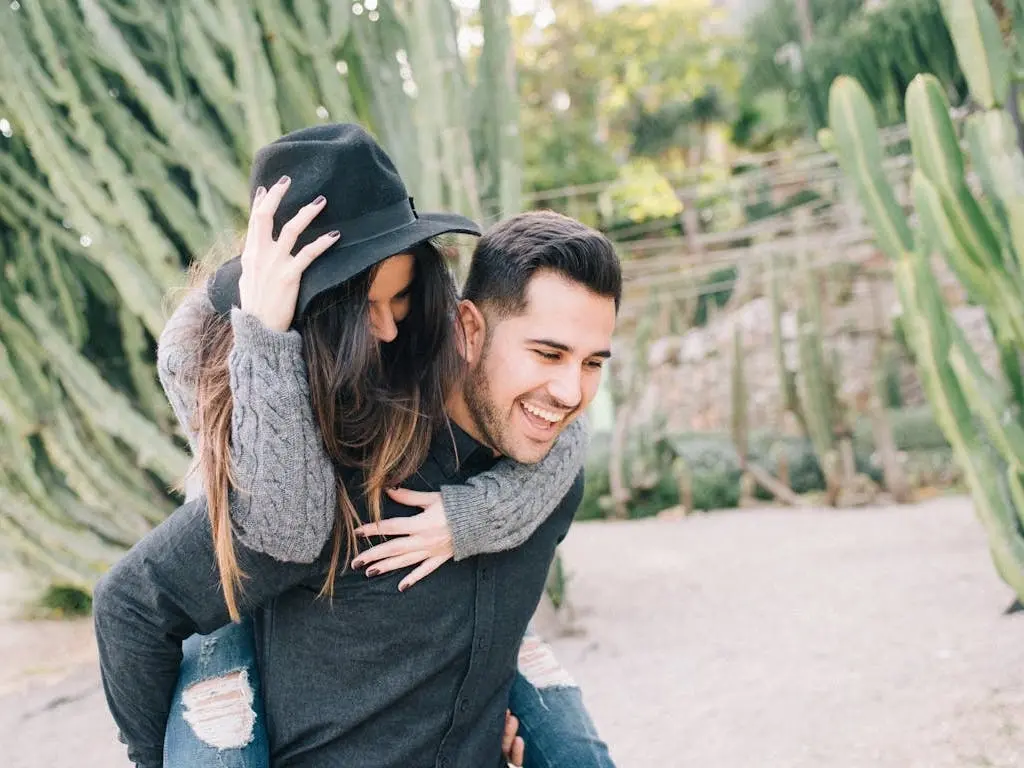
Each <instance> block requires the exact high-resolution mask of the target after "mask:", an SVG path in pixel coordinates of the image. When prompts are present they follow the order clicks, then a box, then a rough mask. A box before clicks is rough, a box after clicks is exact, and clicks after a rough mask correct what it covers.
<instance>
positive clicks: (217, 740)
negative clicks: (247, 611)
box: [164, 619, 270, 768]
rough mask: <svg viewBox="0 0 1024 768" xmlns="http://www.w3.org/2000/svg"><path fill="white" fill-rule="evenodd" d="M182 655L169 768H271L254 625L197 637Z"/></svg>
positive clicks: (167, 742) (167, 745)
mask: <svg viewBox="0 0 1024 768" xmlns="http://www.w3.org/2000/svg"><path fill="white" fill-rule="evenodd" d="M182 653H183V658H182V660H181V673H180V674H179V676H178V687H177V689H176V690H175V692H174V701H173V702H172V704H171V714H170V717H169V718H168V720H167V733H166V734H165V736H164V766H165V768H270V754H269V745H268V741H267V730H266V721H265V717H264V714H263V712H264V710H263V699H262V697H261V691H260V681H259V669H258V668H257V666H256V645H255V639H254V636H253V629H252V622H251V621H250V620H249V619H243V620H242V621H241V623H239V624H228V625H227V626H226V627H221V628H220V629H218V630H217V631H216V632H214V633H213V634H210V635H193V636H192V637H190V638H189V639H188V640H186V641H185V643H184V644H183V645H182Z"/></svg>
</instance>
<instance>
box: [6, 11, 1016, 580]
mask: <svg viewBox="0 0 1024 768" xmlns="http://www.w3.org/2000/svg"><path fill="white" fill-rule="evenodd" d="M945 1H946V0H888V2H884V1H882V0H650V1H646V2H644V1H641V0H621V1H618V2H615V1H612V0H489V1H488V2H483V3H481V2H479V1H478V0H254V1H253V2H239V0H181V1H180V2H175V3H161V2H158V0H68V1H67V2H65V1H64V0H14V2H11V3H9V4H6V3H5V4H4V7H3V8H2V9H0V267H2V270H3V278H2V282H0V552H3V553H6V554H5V556H6V557H8V558H10V559H12V560H14V561H17V562H19V563H23V564H29V565H30V566H31V568H32V569H33V570H35V571H36V572H37V573H39V574H42V575H43V576H44V577H45V578H46V579H49V580H51V581H56V582H62V583H69V584H74V585H80V586H83V587H86V588H87V587H88V586H89V585H90V584H91V583H92V581H93V580H94V579H95V578H96V576H97V574H99V573H101V572H102V571H103V570H105V569H106V568H107V567H108V565H109V564H110V563H111V562H112V561H113V560H114V559H116V558H117V557H118V556H119V554H120V553H121V552H122V551H123V549H124V548H125V547H126V546H129V545H130V544H131V543H132V542H133V541H134V540H135V539H136V538H137V537H138V536H139V535H141V534H142V533H143V532H144V531H145V530H147V529H148V528H149V527H151V526H152V525H153V524H155V523H157V522H158V521H159V520H160V519H162V517H163V516H164V515H165V514H167V512H168V511H169V510H170V509H172V508H173V506H174V504H175V503H176V502H177V501H178V498H179V497H178V496H177V495H176V492H174V491H171V490H168V489H169V488H171V487H172V486H174V485H175V484H176V483H177V482H178V481H180V479H181V477H182V475H183V473H184V471H185V469H186V467H187V466H188V461H189V457H188V455H187V451H186V444H185V442H184V441H183V439H182V435H181V433H180V431H179V430H178V429H177V427H176V426H175V424H174V422H173V417H172V414H171V412H170V410H169V408H168V406H167V404H166V402H165V400H164V397H163V394H162V392H161V390H160V388H159V385H158V383H157V381H156V377H155V371H154V346H155V339H156V338H157V337H158V335H159V333H160V329H161V328H162V325H163V322H164V319H165V317H166V314H167V312H166V297H167V296H168V293H169V292H171V291H173V289H175V288H178V287H180V286H181V285H182V284H183V282H184V279H185V278H184V270H185V268H186V266H187V265H188V264H189V263H190V261H192V260H193V259H194V258H197V257H200V256H202V255H203V254H205V253H206V252H207V251H208V250H209V249H210V248H211V246H213V245H214V244H215V243H217V242H227V241H229V239H230V235H231V233H232V232H233V231H234V230H236V229H238V228H239V227H240V226H241V225H242V222H243V217H244V213H245V208H246V202H247V201H246V178H247V173H248V165H249V162H250V159H251V157H252V153H253V152H254V150H255V149H256V148H257V147H259V146H260V145H262V144H264V143H266V142H267V141H270V140H272V139H273V138H275V137H276V136H278V135H280V134H281V133H283V132H285V131H288V130H292V129H294V128H298V127H300V126H305V125H310V124H315V123H318V122H327V121H358V122H360V123H362V124H364V125H365V126H367V127H368V128H369V129H370V130H371V131H373V132H374V133H375V134H376V135H377V136H378V138H379V139H380V140H381V142H382V143H383V144H384V145H385V147H386V148H387V149H388V151H389V152H390V153H391V154H392V156H393V157H394V159H395V161H396V163H397V164H398V166H399V168H400V170H401V172H402V174H403V176H404V178H405V179H406V181H407V183H408V185H409V187H410V190H411V191H412V193H413V194H414V195H415V197H416V201H417V205H418V206H419V207H420V208H424V209H442V208H447V209H451V210H457V211H460V212H462V213H465V214H467V215H470V216H473V217H476V218H478V219H480V220H481V221H484V222H485V223H490V222H493V221H494V220H496V219H497V218H499V217H500V216H503V215H507V214H510V213H513V212H515V211H517V210H520V209H522V208H537V207H544V208H548V207H549V208H554V209H557V210H561V211H563V212H565V213H568V214H569V215H573V216H576V217H578V218H580V219H582V220H583V221H586V222H587V223H589V224H592V225H594V226H598V227H600V228H602V229H603V230H604V231H606V232H607V233H608V234H609V236H610V237H612V238H613V239H614V240H615V241H616V243H617V244H618V247H619V251H620V254H621V256H622V258H623V262H624V265H625V268H626V272H627V277H628V278H629V281H628V284H627V296H626V300H625V302H624V306H623V312H622V318H621V323H620V338H619V340H618V344H619V345H620V346H621V354H620V350H617V354H616V364H615V365H614V366H613V367H612V369H611V370H610V371H609V373H608V375H607V376H606V386H605V387H604V389H603V391H602V393H601V396H600V398H599V402H598V403H597V404H596V406H595V413H594V419H593V420H594V422H595V425H596V433H597V434H596V435H595V438H594V445H593V447H592V451H591V455H590V458H589V461H588V484H587V490H586V499H585V503H584V508H583V510H582V512H581V515H582V516H584V517H607V516H618V517H622V516H629V517H636V516H644V515H649V514H656V513H659V512H662V511H664V510H665V509H666V508H670V509H675V510H676V511H678V512H681V513H688V512H692V511H693V510H708V509H718V508H723V507H732V506H736V505H743V504H749V503H752V502H754V501H758V502H764V501H767V500H770V499H776V500H779V499H789V501H788V502H787V503H792V502H793V501H794V498H793V497H791V496H789V495H786V494H787V493H789V494H795V495H796V497H801V498H802V497H803V496H805V495H807V494H810V495H811V496H810V498H820V499H823V500H825V502H826V503H842V499H844V498H845V499H850V498H854V496H856V497H857V498H861V496H857V495H856V494H853V493H852V491H851V492H850V493H846V494H845V495H844V494H843V493H841V490H842V489H843V488H851V487H853V486H855V485H857V484H858V483H860V485H859V486H857V487H861V486H863V487H865V488H866V487H869V486H867V485H865V484H866V483H871V484H873V485H871V486H870V487H871V488H881V489H884V490H885V491H886V492H890V493H892V492H894V488H895V485H894V483H895V481H894V480H893V475H892V473H893V472H894V466H895V465H894V461H895V459H894V458H893V457H894V456H897V455H898V457H899V463H900V466H901V467H902V470H901V472H902V474H903V475H904V479H903V481H902V482H901V487H902V486H906V485H909V486H910V487H911V488H912V489H913V490H914V491H915V492H916V493H918V494H919V495H920V494H925V493H930V492H938V491H939V490H942V489H947V488H960V487H962V478H961V477H960V473H959V472H958V470H957V467H956V463H955V461H954V460H953V454H952V450H951V448H950V446H949V444H948V442H947V441H946V439H945V437H944V436H943V432H942V430H940V429H939V428H938V427H937V426H936V424H935V421H934V419H933V418H932V413H931V410H930V409H929V407H928V406H927V404H926V401H925V399H924V398H923V396H922V395H921V392H920V383H919V382H917V381H916V379H915V377H914V373H913V371H914V368H913V362H914V354H913V350H912V349H911V345H910V344H909V343H908V341H907V338H906V335H905V334H904V333H903V332H902V326H901V322H902V321H901V320H900V319H899V318H896V319H895V320H893V318H892V317H891V311H890V310H892V305H894V304H895V303H896V302H895V298H894V297H893V296H892V290H891V288H892V281H891V276H890V275H889V271H888V269H889V268H888V266H887V265H886V264H885V262H884V259H879V258H877V255H878V251H877V249H876V248H874V246H873V244H872V235H871V233H870V231H869V230H868V229H867V228H866V227H865V226H864V224H863V221H862V218H861V215H860V213H859V209H858V206H857V204H856V200H855V198H854V195H853V193H852V191H851V188H850V186H849V185H848V184H847V183H845V182H844V180H843V175H842V173H841V171H840V169H839V168H838V165H837V163H836V161H835V158H834V157H833V156H832V155H831V154H830V153H829V152H827V151H824V150H823V148H822V147H821V146H819V145H818V144H817V142H816V137H817V136H818V132H819V130H820V129H821V128H823V127H824V126H825V125H826V124H827V121H828V114H827V112H828V94H829V88H830V85H831V83H832V81H833V80H834V78H835V77H836V76H838V75H849V76H852V77H855V78H856V79H857V80H858V81H859V82H860V83H861V85H862V86H863V89H864V92H865V93H866V95H867V97H868V99H869V100H870V103H871V106H872V108H873V109H874V111H875V114H876V115H877V118H878V121H879V123H880V125H881V126H882V127H883V132H884V135H883V141H884V147H883V154H884V158H885V164H886V165H885V173H887V174H888V177H887V178H889V179H890V181H891V183H892V185H893V188H894V189H897V190H905V188H906V186H907V181H908V178H909V168H910V165H909V144H908V141H907V135H906V129H905V126H903V124H902V123H903V121H904V119H905V108H904V99H903V94H904V92H905V90H906V88H907V86H908V84H909V83H910V81H911V80H912V79H913V77H914V76H915V75H916V74H918V73H920V72H929V73H931V74H933V75H934V76H935V78H936V79H937V82H938V83H939V84H940V87H941V88H942V90H943V92H944V93H945V94H946V97H947V99H948V100H949V102H950V103H951V105H952V106H953V107H954V109H955V110H956V109H962V108H965V107H967V108H969V107H970V106H971V99H970V97H969V95H968V89H967V84H966V81H965V77H964V74H963V71H962V70H961V67H960V65H959V63H958V60H957V56H956V51H955V49H954V46H953V42H952V40H951V38H950V34H949V31H948V27H947V25H946V24H945V23H944V20H943V15H942V4H943V2H945ZM955 1H956V2H971V0H955ZM1011 5H1012V4H1011V3H1002V2H996V3H992V5H991V7H992V9H993V12H994V14H995V17H996V18H997V19H998V22H999V24H1000V25H1001V30H1002V32H1003V33H1004V35H1005V36H1006V39H1007V43H1008V44H1009V45H1011V46H1013V45H1014V44H1015V42H1014V41H1016V40H1017V39H1019V36H1014V35H1012V34H1011V28H1012V27H1013V20H1014V15H1013V13H1012V12H1011V11H1012V8H1011V7H1010V6H1011ZM1018 18H1019V14H1018ZM901 194H902V193H901ZM908 199H909V198H908ZM904 202H906V201H904ZM455 266H456V267H458V266H459V265H455ZM954 282H955V280H954ZM865 285H868V286H869V287H870V290H869V291H868V292H867V293H865V292H864V291H863V290H862V289H863V288H864V286H865ZM773 286H774V287H773ZM947 288H948V290H947V294H948V296H947V297H948V298H950V299H951V300H953V301H954V303H958V304H957V305H958V306H962V307H964V308H966V309H970V308H969V307H967V305H968V304H970V302H966V301H963V300H962V297H960V299H957V298H956V297H957V296H958V294H957V293H956V290H957V289H956V286H955V285H952V284H951V285H950V286H948V287H947ZM875 294H877V297H876V296H875ZM876 298H877V303H878V304H879V306H881V309H880V310H876V309H874V308H873V307H872V306H871V305H872V304H873V303H876ZM886 302H888V303H886ZM769 305H770V309H769ZM858 308H860V309H862V310H863V309H864V308H867V310H865V311H861V312H859V313H858V311H857V310H858ZM748 315H749V317H752V318H753V319H744V318H747V317H748ZM736 328H740V330H739V331H736V330H735V329H736ZM762 331H763V333H762V335H760V336H757V334H758V333H759V332H762ZM754 336H757V339H758V340H757V341H755V342H751V341H749V338H750V337H754ZM744 338H747V339H748V340H747V341H746V342H745V341H744ZM865 340H866V341H865ZM734 343H735V347H734ZM744 344H746V346H745V347H744ZM858 344H859V345H860V346H859V347H857V345H858ZM854 347H857V348H858V349H862V350H866V352H865V355H866V356H865V357H864V358H863V359H861V358H857V361H856V365H857V366H858V367H859V368H860V370H862V371H866V372H867V374H868V375H867V377H866V380H867V381H868V382H869V386H865V387H862V388H861V390H858V391H857V392H854V393H852V394H851V393H850V392H846V391H841V390H842V389H843V385H844V384H845V383H848V382H846V379H847V377H846V376H845V375H844V373H843V371H842V370H840V366H839V364H838V363H839V358H843V359H844V360H845V359H846V358H847V357H849V356H850V354H851V349H853V348H854ZM744 349H746V354H745V355H743V354H738V353H737V352H736V351H737V350H738V351H740V352H742V351H743V350H744ZM759 352H763V353H764V355H762V356H767V358H768V360H769V367H768V368H763V367H761V368H758V367H757V366H756V365H754V363H755V362H756V360H755V358H756V357H757V354H758V353H759ZM876 352H877V354H876ZM734 357H735V358H738V359H741V358H744V357H749V358H750V360H749V361H748V362H749V364H751V365H754V367H753V368H751V370H750V371H744V370H743V369H742V367H741V366H739V365H734V364H733V362H732V361H733V358H734ZM851 359H852V358H851ZM758 365H760V363H758ZM700 376H704V377H705V378H703V379H699V377H700ZM698 379H699V380H700V381H702V382H703V383H701V384H694V383H692V382H694V381H698ZM766 382H770V385H771V387H773V388H774V389H773V391H772V392H771V393H768V394H766V393H765V391H763V390H764V385H765V383H766ZM876 383H877V386H876ZM730 387H731V388H732V389H731V390H730ZM687 388H689V389H687ZM676 390H679V391H680V392H682V393H683V394H682V395H679V396H678V397H677V396H676V395H675V394H674V392H675V391H676ZM712 390H717V391H720V392H721V393H723V399H724V401H725V404H724V406H721V407H720V406H719V405H718V404H709V405H707V407H706V408H704V409H703V410H701V411H700V412H696V411H694V412H693V413H691V412H690V410H687V408H688V406H687V402H688V401H691V400H693V401H696V400H697V399H699V397H698V396H703V394H704V393H707V392H709V391H712ZM737 393H739V394H737ZM744 393H745V394H744ZM673 398H675V399H673ZM773 398H774V399H773ZM652 403H653V404H652ZM766 403H768V404H767V405H766ZM747 410H749V411H750V418H749V421H748V420H747V419H746V417H745V416H744V414H746V412H747ZM684 412H685V418H684V416H682V415H680V414H683V413H684ZM880 425H882V426H880ZM879 430H881V431H879ZM886 435H888V437H886ZM887 475H888V476H887ZM753 477H760V478H761V481H755V480H752V479H751V478H753ZM772 478H774V480H772ZM775 481H778V484H776V482H775ZM765 483H768V485H769V486H771V488H773V489H774V490H770V489H769V488H768V487H766V486H765ZM780 484H781V485H780ZM815 494H818V496H815ZM869 495H870V494H869ZM895 495H896V496H898V497H899V498H901V499H904V498H908V497H907V496H906V495H905V494H904V493H902V492H899V491H896V492H895ZM870 497H871V498H874V496H870ZM865 498H866V497H865Z"/></svg>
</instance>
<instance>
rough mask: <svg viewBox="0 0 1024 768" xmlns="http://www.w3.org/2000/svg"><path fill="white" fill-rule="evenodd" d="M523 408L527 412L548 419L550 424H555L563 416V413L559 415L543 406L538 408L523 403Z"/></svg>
mask: <svg viewBox="0 0 1024 768" xmlns="http://www.w3.org/2000/svg"><path fill="white" fill-rule="evenodd" d="M523 409H524V410H525V411H526V412H527V413H532V414H533V415H534V416H536V417H537V418H540V419H544V421H549V422H551V423H552V424H557V423H558V422H560V421H561V420H562V419H564V418H565V414H564V413H563V414H561V415H559V414H557V413H553V412H552V411H546V410H544V409H543V408H538V407H537V406H535V405H530V404H529V403H523Z"/></svg>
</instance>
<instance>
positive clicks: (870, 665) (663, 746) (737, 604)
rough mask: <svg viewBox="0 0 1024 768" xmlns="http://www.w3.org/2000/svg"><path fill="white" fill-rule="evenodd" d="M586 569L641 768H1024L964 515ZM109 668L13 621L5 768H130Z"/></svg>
mask: <svg viewBox="0 0 1024 768" xmlns="http://www.w3.org/2000/svg"><path fill="white" fill-rule="evenodd" d="M565 557H566V562H567V565H568V567H569V569H570V571H571V579H572V581H571V584H570V590H571V594H572V595H573V603H574V609H575V613H576V619H575V624H576V626H577V628H578V630H579V631H580V634H578V635H576V636H566V637H561V638H558V639H555V640H554V645H555V647H556V649H557V651H558V652H559V655H560V657H561V658H562V661H563V662H564V664H565V665H566V666H567V667H569V669H570V670H571V671H572V673H573V674H574V675H575V677H576V679H577V680H578V681H579V682H580V683H581V685H582V686H583V689H584V692H585V697H586V701H587V704H588V706H589V708H590V710H591V711H592V713H593V715H594V718H595V720H596V721H597V723H598V726H599V728H600V730H601V732H602V734H603V736H604V737H605V738H606V740H607V741H608V742H609V743H610V745H611V747H612V751H613V753H614V756H615V758H616V760H617V762H618V764H619V766H620V768H631V767H632V768H641V767H642V768H649V767H652V766H658V767H659V768H660V767H662V766H665V767H669V768H671V767H673V766H680V767H682V766H700V767H701V768H734V767H735V768H748V767H749V768H775V767H776V766H778V767H779V768H797V767H800V768H803V767H804V766H806V767H807V768H810V767H811V766H814V767H815V768H819V767H821V766H829V767H832V766H834V767H836V768H868V767H878V768H947V767H949V768H953V767H954V766H956V767H957V768H961V767H965V768H971V767H973V766H987V767H989V768H1004V767H1007V766H1022V767H1024V677H1022V670H1024V614H1018V615H1015V616H1003V615H1001V614H1002V611H1003V609H1004V608H1005V607H1006V606H1007V604H1008V603H1009V602H1010V594H1009V591H1008V590H1007V589H1006V588H1005V587H1004V586H1003V584H1002V583H1001V582H1000V581H999V580H998V578H997V577H996V575H995V573H994V571H993V569H992V566H991V563H990V561H989V558H988V553H987V551H986V548H985V545H984V541H983V537H982V535H981V531H980V528H979V526H978V524H977V522H976V521H975V520H974V517H973V513H972V511H971V509H970V506H969V502H968V501H967V500H965V499H962V498H955V499H943V500H937V501H933V502H929V503H926V504H922V505H919V506H917V507H913V508H888V509H885V508H883V509H869V510H851V511H842V512H836V511H823V510H809V511H802V512H793V511H782V510H749V511H743V512H735V513H715V514H712V515H706V516H699V517H694V518H690V519H687V520H678V521H674V520H658V521H644V522H634V523H616V524H585V525H578V526H576V527H575V528H574V530H573V532H572V533H571V534H570V536H569V539H568V540H567V542H566V544H565ZM6 586H7V587H8V590H10V585H6ZM4 587H5V584H4V582H3V580H0V590H2V589H3V588H4ZM94 653H95V650H94V647H93V645H92V638H91V635H90V628H89V624H88V623H87V622H86V623H81V622H79V623H68V622H65V623H27V622H19V621H15V620H7V621H0V745H2V746H0V754H2V758H0V764H2V765H3V766H4V767H5V768H22V767H24V766H32V768H36V767H37V766H40V767H41V766H47V767H49V766H78V767H80V768H100V766H102V767H103V768H122V767H123V766H125V765H126V761H125V759H124V757H123V754H124V753H123V749H122V747H121V746H120V745H119V744H117V742H116V740H115V737H114V729H113V725H112V724H111V722H110V719H109V715H108V714H107V712H106V708H105V705H104V701H103V696H102V692H101V690H100V688H99V682H98V678H97V674H96V672H95V668H94V662H93V658H94Z"/></svg>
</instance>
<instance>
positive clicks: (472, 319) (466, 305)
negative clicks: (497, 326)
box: [459, 299, 487, 365]
mask: <svg viewBox="0 0 1024 768" xmlns="http://www.w3.org/2000/svg"><path fill="white" fill-rule="evenodd" d="M459 325H461V326H462V333H460V334H459V352H460V353H461V354H462V357H463V358H465V360H466V362H467V363H469V364H470V365H475V364H476V363H478V362H480V358H481V356H482V355H483V351H484V345H485V343H486V341H487V319H486V318H485V317H484V314H483V312H481V311H480V308H479V307H478V306H477V305H476V304H474V303H473V302H472V301H469V300H468V299H463V300H462V301H460V302H459Z"/></svg>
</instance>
